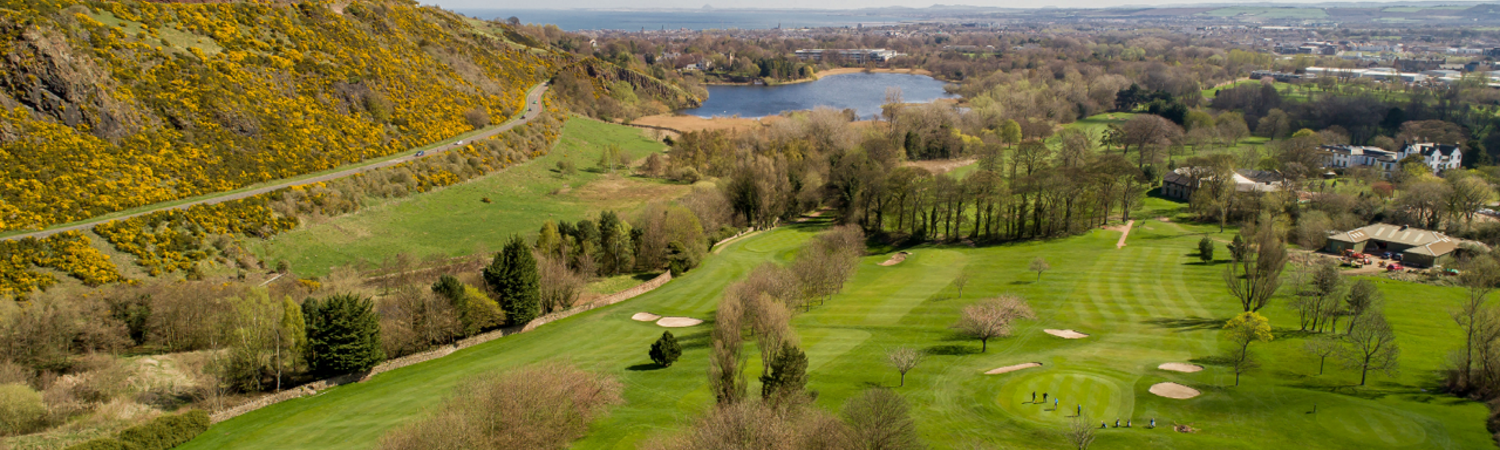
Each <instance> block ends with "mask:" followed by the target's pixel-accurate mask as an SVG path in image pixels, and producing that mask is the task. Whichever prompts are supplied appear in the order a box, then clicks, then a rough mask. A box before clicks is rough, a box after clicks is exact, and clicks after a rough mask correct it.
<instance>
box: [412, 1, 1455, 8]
mask: <svg viewBox="0 0 1500 450" xmlns="http://www.w3.org/2000/svg"><path fill="white" fill-rule="evenodd" d="M421 1H422V3H429V4H435V5H438V6H441V7H443V8H446V9H521V10H527V9H533V10H534V9H587V8H684V9H698V8H702V7H703V6H704V5H709V6H712V7H714V8H747V7H748V8H757V9H778V8H780V9H790V8H796V9H858V8H878V7H889V6H905V7H909V8H926V7H929V6H932V5H933V4H934V3H943V4H949V5H959V4H961V5H970V6H985V7H1001V8H1038V7H1045V6H1054V7H1060V8H1103V7H1112V6H1127V5H1130V6H1136V5H1182V4H1191V3H1198V2H1197V1H1194V0H1049V1H1045V2H1037V1H1034V0H1031V1H1027V0H959V1H947V2H942V1H939V2H934V1H932V0H811V1H810V0H756V1H754V2H749V1H744V0H545V1H540V2H539V1H537V0H421ZM1316 1H1318V2H1323V1H1328V0H1316ZM1335 1H1336V0H1335ZM1335 1H1328V3H1334V2H1335ZM1376 1H1377V2H1378V1H1379V0H1376ZM1365 2H1369V1H1365ZM1203 3H1215V4H1232V3H1235V2H1232V1H1226V0H1207V1H1203ZM1253 3H1302V4H1306V3H1310V2H1309V1H1308V0H1284V1H1276V0H1270V1H1267V0H1259V1H1255V2H1253ZM1362 3H1364V2H1362ZM1454 3H1468V2H1454Z"/></svg>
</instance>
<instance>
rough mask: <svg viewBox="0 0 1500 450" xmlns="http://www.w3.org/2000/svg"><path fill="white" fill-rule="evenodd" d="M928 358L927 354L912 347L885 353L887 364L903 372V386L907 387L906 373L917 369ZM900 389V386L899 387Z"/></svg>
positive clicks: (897, 348) (898, 348)
mask: <svg viewBox="0 0 1500 450" xmlns="http://www.w3.org/2000/svg"><path fill="white" fill-rule="evenodd" d="M926 357H927V354H926V353H923V352H922V351H921V350H917V349H914V348H911V347H896V348H895V349H892V350H890V351H888V352H886V353H885V362H886V364H890V366H891V368H894V369H896V371H897V372H901V386H906V373H907V372H910V371H911V370H912V369H915V368H916V367H917V365H918V364H921V363H922V360H923V359H925V358H926ZM898 387H900V386H898Z"/></svg>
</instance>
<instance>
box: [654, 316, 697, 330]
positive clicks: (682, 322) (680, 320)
mask: <svg viewBox="0 0 1500 450" xmlns="http://www.w3.org/2000/svg"><path fill="white" fill-rule="evenodd" d="M701 323H703V321H702V320H698V319H694V318H692V317H663V318H661V320H658V321H656V325H657V326H661V327H666V328H686V327H691V326H696V325H698V324H701Z"/></svg>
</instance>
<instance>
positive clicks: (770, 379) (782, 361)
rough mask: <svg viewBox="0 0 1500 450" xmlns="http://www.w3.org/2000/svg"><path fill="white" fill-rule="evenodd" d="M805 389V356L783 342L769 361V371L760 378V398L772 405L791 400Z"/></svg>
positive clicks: (789, 344) (799, 350) (788, 343)
mask: <svg viewBox="0 0 1500 450" xmlns="http://www.w3.org/2000/svg"><path fill="white" fill-rule="evenodd" d="M806 387H807V354H806V353H803V352H802V349H800V348H797V346H796V345H793V344H792V343H791V342H783V343H782V344H781V349H780V350H779V351H777V352H776V355H775V356H774V357H772V359H771V370H770V371H769V372H766V373H764V374H761V376H760V396H761V398H762V399H764V400H768V401H771V402H773V403H779V402H783V401H788V400H793V399H795V398H796V396H798V395H801V394H802V392H803V390H804V389H806Z"/></svg>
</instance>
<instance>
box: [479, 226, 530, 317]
mask: <svg viewBox="0 0 1500 450" xmlns="http://www.w3.org/2000/svg"><path fill="white" fill-rule="evenodd" d="M536 265H537V264H536V257H535V256H533V255H532V254H531V247H530V246H528V245H526V241H525V240H523V239H521V236H519V235H515V236H511V238H510V241H509V242H506V244H505V248H504V249H502V250H501V251H500V253H497V254H495V259H494V260H493V261H491V262H490V265H489V267H486V268H485V269H484V282H485V284H487V285H489V288H490V290H491V291H494V292H495V294H496V295H498V296H499V297H500V303H499V304H500V309H501V310H503V311H505V312H506V313H508V314H509V315H510V323H511V324H512V325H525V324H526V323H527V322H531V320H532V319H535V318H536V317H537V316H538V315H540V314H541V285H540V279H541V276H540V274H538V272H537V267H536Z"/></svg>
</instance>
